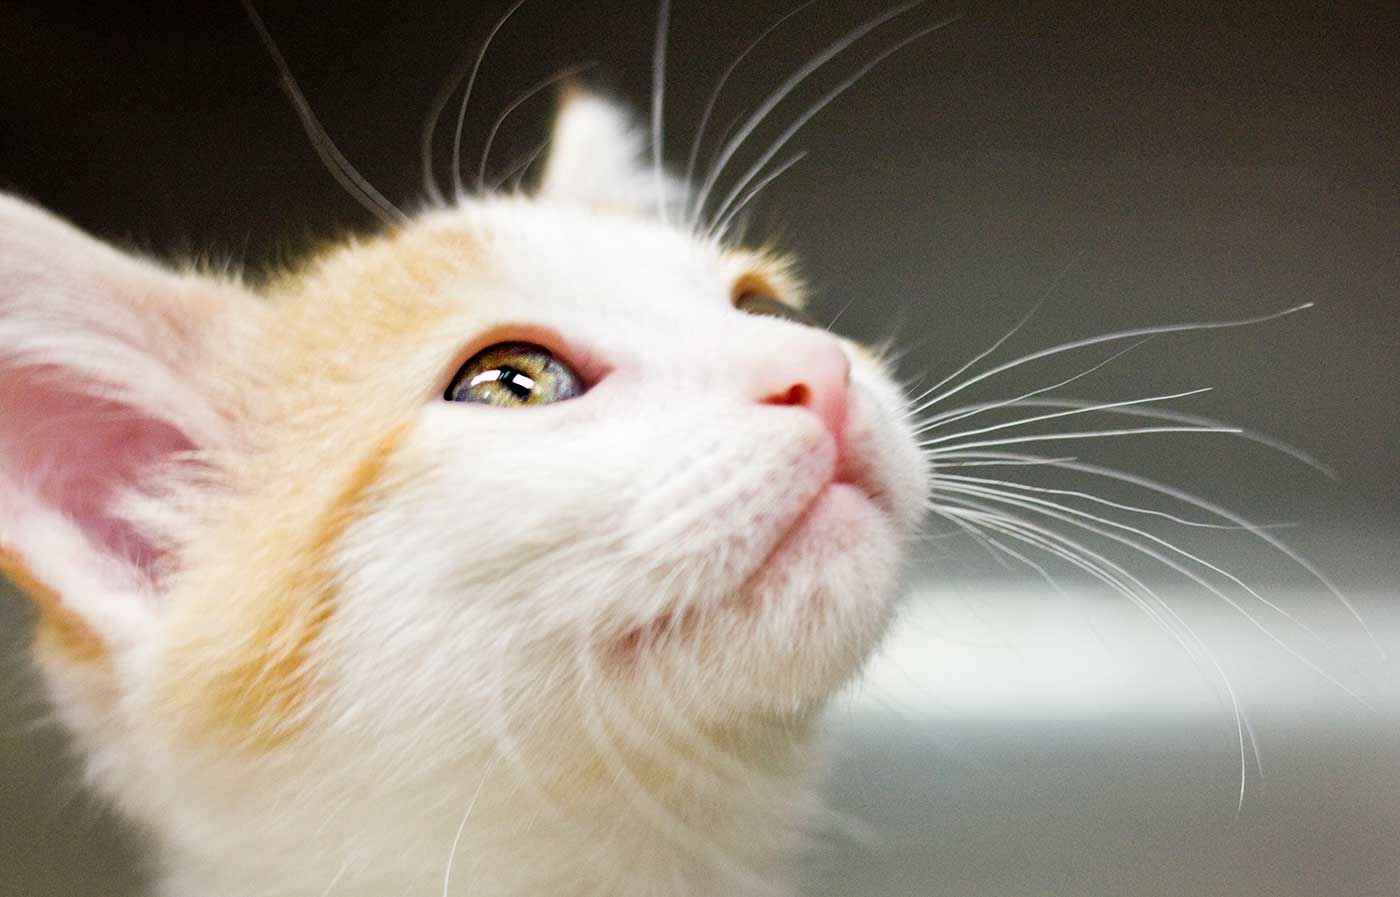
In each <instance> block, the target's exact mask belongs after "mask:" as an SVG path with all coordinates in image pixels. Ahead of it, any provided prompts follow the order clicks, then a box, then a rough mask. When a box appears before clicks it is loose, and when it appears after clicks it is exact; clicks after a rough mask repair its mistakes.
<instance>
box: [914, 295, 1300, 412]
mask: <svg viewBox="0 0 1400 897" xmlns="http://www.w3.org/2000/svg"><path fill="white" fill-rule="evenodd" d="M1313 304H1314V303H1312V302H1304V303H1302V304H1300V305H1294V306H1292V307H1290V308H1285V309H1283V310H1282V311H1276V312H1271V313H1269V314H1266V315H1258V316H1256V317H1252V318H1237V319H1234V320H1230V321H1198V322H1192V323H1187V324H1159V325H1157V326H1154V327H1139V328H1136V329H1133V330H1120V331H1118V332H1116V333H1105V334H1101V335H1099V336H1091V337H1086V338H1084V339H1078V340H1073V341H1071V342H1068V343H1061V344H1060V345H1058V346H1051V347H1049V348H1048V349H1040V350H1038V351H1035V352H1032V353H1030V354H1029V355H1023V356H1021V357H1020V358H1016V359H1013V360H1011V361H1008V362H1005V363H1003V364H999V365H997V366H996V367H994V368H991V369H989V370H986V371H983V372H982V373H980V374H977V375H976V376H974V377H969V378H968V379H966V380H964V381H962V382H961V383H959V384H958V385H957V386H954V387H952V388H951V389H948V390H945V391H944V392H942V393H940V394H939V395H937V396H936V397H934V398H932V399H929V400H928V401H927V402H925V403H924V407H926V408H927V407H932V406H933V405H936V404H938V403H939V402H942V401H945V400H947V399H948V398H950V397H951V396H954V395H956V394H957V393H960V392H962V391H963V390H965V389H967V388H969V387H971V386H974V385H976V384H978V383H981V382H982V381H983V380H986V379H987V378H988V377H994V376H996V375H997V374H1000V373H1004V372H1005V371H1009V370H1011V369H1013V368H1017V367H1020V366H1021V365H1024V364H1029V363H1030V362H1032V361H1038V360H1040V359H1042V358H1049V357H1051V356H1052V355H1059V354H1062V353H1064V352H1073V351H1074V350H1076V349H1083V348H1086V347H1088V346H1097V345H1098V344H1100V343H1108V342H1115V341H1118V340H1125V339H1139V338H1141V337H1144V336H1155V335H1157V334H1163V333H1185V332H1196V331H1203V330H1225V329H1229V328H1232V327H1249V326H1252V325H1254V324H1262V323H1264V322H1266V321H1272V320H1274V319H1276V318H1282V317H1286V316H1288V315H1291V314H1296V313H1298V312H1300V311H1303V310H1304V309H1308V308H1312V307H1313Z"/></svg>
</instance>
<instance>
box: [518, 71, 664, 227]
mask: <svg viewBox="0 0 1400 897" xmlns="http://www.w3.org/2000/svg"><path fill="white" fill-rule="evenodd" d="M646 150H647V138H646V136H645V135H644V134H643V132H642V130H641V128H640V127H639V126H638V125H637V123H636V122H635V121H634V120H633V118H632V116H631V114H630V113H629V112H628V111H627V110H626V109H625V108H624V107H623V106H621V105H620V104H618V103H616V102H614V101H612V100H609V99H606V98H604V97H602V96H599V95H598V94H596V93H592V92H590V91H588V90H587V89H585V88H583V87H579V86H577V85H570V86H569V87H568V88H566V89H565V91H564V93H563V95H562V98H561V102H560V105H559V112H558V115H557V116H556V118H555V120H554V128H553V130H552V132H551V134H550V140H549V156H548V159H547V161H546V162H545V168H544V176H543V179H542V180H541V182H540V188H539V195H540V196H541V198H544V199H548V200H550V201H555V202H567V203H575V204H578V205H584V206H589V207H593V208H601V209H608V210H613V211H625V212H631V213H635V214H640V215H655V214H658V213H659V212H660V211H661V210H662V208H663V207H666V208H669V207H672V206H676V205H678V204H679V203H680V202H681V200H682V199H683V198H684V197H683V191H682V189H681V186H680V185H679V184H678V183H677V182H676V181H675V180H674V179H673V178H671V177H670V176H669V175H666V174H664V173H663V174H662V176H661V177H660V178H659V179H658V177H657V173H656V170H655V167H654V165H653V163H652V161H651V159H650V158H649V156H648V155H647V153H646ZM644 156H646V157H645V158H644Z"/></svg>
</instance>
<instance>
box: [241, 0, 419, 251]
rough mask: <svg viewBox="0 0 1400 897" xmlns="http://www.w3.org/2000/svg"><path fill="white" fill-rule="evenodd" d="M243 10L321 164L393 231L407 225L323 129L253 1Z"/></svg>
mask: <svg viewBox="0 0 1400 897" xmlns="http://www.w3.org/2000/svg"><path fill="white" fill-rule="evenodd" d="M243 9H244V11H245V12H246V13H247V14H248V19H249V20H250V21H251V22H252V23H253V28H254V29H255V30H256V31H257V32H258V37H259V39H261V40H262V44H263V46H264V47H265V48H266V49H267V53H268V55H269V56H271V57H272V64H273V65H274V66H276V67H277V72H278V74H279V76H280V81H281V84H282V90H283V92H284V93H286V94H287V98H288V99H289V100H291V101H292V108H293V109H295V110H296V113H297V118H299V119H300V120H301V126H302V128H304V129H305V130H306V136H307V137H308V138H309V139H310V140H311V146H312V147H313V148H314V149H315V150H316V155H317V156H319V157H320V158H321V164H323V165H325V166H326V169H327V170H328V171H329V172H330V173H331V176H332V177H334V178H335V179H336V181H337V182H339V183H340V186H342V187H344V188H345V191H346V192H347V193H349V194H350V195H351V196H353V197H354V198H355V200H356V201H357V202H358V203H359V204H360V205H361V206H364V208H365V209H366V210H367V211H369V212H370V213H371V214H373V215H374V216H375V217H376V218H378V219H379V220H380V221H381V222H383V223H384V224H386V225H388V226H390V227H396V226H398V225H400V224H403V223H405V222H407V221H408V216H407V215H405V214H404V213H403V210H401V209H400V208H399V207H398V206H396V205H394V204H393V203H392V202H390V201H389V200H388V199H386V198H385V197H384V194H382V193H380V192H379V191H378V190H376V189H375V188H374V185H373V184H371V183H370V182H369V181H368V180H366V179H365V177H364V175H362V174H360V172H359V171H357V170H356V168H355V166H354V165H351V164H350V160H349V159H347V158H345V154H344V153H342V152H341V151H340V148H339V147H337V146H336V145H335V141H334V140H331V135H330V134H328V133H326V129H325V128H324V127H322V126H321V121H320V119H318V118H317V117H316V113H315V112H313V111H311V104H310V103H309V102H307V100H306V95H305V94H303V93H302V92H301V87H300V86H298V84H297V79H296V78H295V77H294V76H293V75H292V69H291V67H290V66H288V65H287V60H286V59H285V58H283V56H282V51H281V50H279V49H278V48H277V42H276V41H274V40H273V39H272V32H270V31H268V29H267V24H266V23H265V22H264V21H263V18H262V16H261V15H259V13H258V10H257V8H256V7H255V6H253V0H243Z"/></svg>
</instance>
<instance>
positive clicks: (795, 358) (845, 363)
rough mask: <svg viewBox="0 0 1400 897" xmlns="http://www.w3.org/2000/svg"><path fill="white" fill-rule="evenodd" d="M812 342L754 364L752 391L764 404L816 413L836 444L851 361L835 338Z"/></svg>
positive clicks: (843, 418) (843, 417)
mask: <svg viewBox="0 0 1400 897" xmlns="http://www.w3.org/2000/svg"><path fill="white" fill-rule="evenodd" d="M823 337H824V338H822V339H811V340H806V341H804V342H803V343H802V344H801V345H797V346H784V347H775V348H776V351H775V352H773V353H772V354H771V355H769V356H768V357H766V358H764V359H763V360H762V361H761V362H759V363H758V364H757V365H755V370H754V379H753V381H752V391H753V393H752V394H753V395H754V397H755V398H757V399H758V401H759V402H760V403H761V404H764V405H793V406H798V407H802V408H806V409H807V410H808V411H811V412H812V413H813V414H815V415H816V416H817V417H818V418H819V419H820V420H821V422H822V424H823V425H825V426H826V428H827V430H828V431H830V433H831V435H832V437H833V438H834V439H835V440H836V441H837V442H838V443H839V442H840V441H841V432H842V430H844V429H845V427H846V403H847V396H848V394H849V392H850V386H851V362H850V359H849V358H847V357H846V353H845V352H844V351H842V349H841V345H840V344H839V343H838V342H836V340H835V339H833V338H830V337H825V335H823Z"/></svg>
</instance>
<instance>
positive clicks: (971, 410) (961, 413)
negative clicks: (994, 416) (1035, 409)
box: [906, 337, 1151, 433]
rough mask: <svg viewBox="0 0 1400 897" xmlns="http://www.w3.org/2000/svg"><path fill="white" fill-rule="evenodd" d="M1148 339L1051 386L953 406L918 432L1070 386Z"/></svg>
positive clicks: (914, 411) (924, 423) (924, 422)
mask: <svg viewBox="0 0 1400 897" xmlns="http://www.w3.org/2000/svg"><path fill="white" fill-rule="evenodd" d="M1148 339H1151V337H1148V338H1147V339H1141V340H1138V341H1137V342H1135V343H1130V344H1129V345H1128V346H1127V347H1126V348H1123V349H1119V350H1118V351H1117V352H1114V353H1113V354H1112V355H1110V356H1108V357H1107V358H1105V359H1104V360H1103V361H1100V362H1098V363H1097V364H1094V365H1092V366H1091V367H1088V368H1085V369H1084V370H1082V371H1080V372H1079V373H1077V374H1074V375H1072V376H1069V377H1066V378H1065V379H1063V380H1060V381H1058V382H1056V383H1051V384H1050V385H1049V386H1042V387H1039V388H1038V389H1032V390H1031V391H1029V392H1025V393H1022V394H1021V395H1019V396H1016V397H1015V398H1012V399H1002V400H1000V401H997V402H982V403H979V404H976V405H964V406H963V407H961V408H953V409H951V410H948V411H944V412H942V413H939V414H935V415H932V416H930V417H928V418H927V419H925V420H923V421H920V423H919V429H918V430H917V431H916V432H918V433H924V432H927V431H928V430H932V429H934V428H936V427H941V426H946V425H948V424H951V423H956V422H957V421H960V420H962V419H964V418H968V417H973V416H974V415H978V414H982V413H984V412H987V411H995V410H996V409H998V408H1004V407H1007V406H1014V405H1015V404H1016V403H1017V402H1023V401H1026V400H1028V399H1032V398H1034V397H1035V396H1038V395H1043V394H1044V393H1047V392H1054V391H1055V390H1057V389H1059V388H1060V387H1062V386H1068V385H1070V384H1071V383H1074V382H1075V381H1076V380H1082V379H1083V378H1085V377H1088V376H1089V375H1090V374H1093V373H1095V372H1097V371H1100V370H1102V369H1103V368H1105V367H1107V366H1108V365H1110V364H1112V363H1113V362H1115V361H1117V360H1118V359H1120V358H1122V357H1123V356H1124V355H1127V354H1128V353H1129V352H1131V351H1133V350H1134V349H1136V348H1138V347H1139V346H1141V345H1142V344H1143V343H1145V342H1147V340H1148ZM919 410H921V409H913V410H911V411H910V412H909V413H908V414H906V417H912V416H914V415H916V414H918V413H919Z"/></svg>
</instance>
